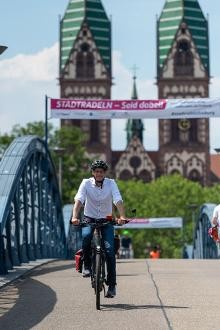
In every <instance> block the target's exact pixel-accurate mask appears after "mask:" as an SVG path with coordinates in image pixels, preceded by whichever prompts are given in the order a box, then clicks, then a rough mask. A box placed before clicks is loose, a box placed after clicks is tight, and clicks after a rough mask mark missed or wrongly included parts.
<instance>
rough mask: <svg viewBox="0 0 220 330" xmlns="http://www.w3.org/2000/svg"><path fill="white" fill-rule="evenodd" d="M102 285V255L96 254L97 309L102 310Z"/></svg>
mask: <svg viewBox="0 0 220 330" xmlns="http://www.w3.org/2000/svg"><path fill="white" fill-rule="evenodd" d="M100 285H101V255H100V253H97V254H96V276H95V292H96V309H100V291H101V288H100Z"/></svg>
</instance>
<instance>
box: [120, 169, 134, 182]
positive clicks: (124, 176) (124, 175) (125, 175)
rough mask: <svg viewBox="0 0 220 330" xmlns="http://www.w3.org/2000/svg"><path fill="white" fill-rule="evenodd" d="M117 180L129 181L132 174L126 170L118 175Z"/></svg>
mask: <svg viewBox="0 0 220 330" xmlns="http://www.w3.org/2000/svg"><path fill="white" fill-rule="evenodd" d="M119 179H121V180H130V179H132V174H131V172H130V171H128V170H123V171H122V172H121V173H120V175H119Z"/></svg>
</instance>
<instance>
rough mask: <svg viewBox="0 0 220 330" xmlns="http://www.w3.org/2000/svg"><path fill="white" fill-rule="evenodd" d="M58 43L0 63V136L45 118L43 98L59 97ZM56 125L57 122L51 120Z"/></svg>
mask: <svg viewBox="0 0 220 330" xmlns="http://www.w3.org/2000/svg"><path fill="white" fill-rule="evenodd" d="M57 76H58V44H57V43H56V44H55V45H54V46H52V47H51V48H47V49H43V50H42V51H41V52H38V53H37V54H33V55H17V56H15V57H14V58H11V59H7V60H3V61H0V83H1V89H0V100H1V106H0V133H1V134H3V133H6V132H8V133H10V132H11V129H12V127H13V126H14V125H15V124H20V125H21V126H24V125H25V124H26V123H28V122H33V121H40V120H44V119H45V95H49V96H52V97H58V96H59V88H58V84H57V81H56V78H57ZM53 123H54V124H55V125H58V124H59V123H58V121H57V120H56V121H53Z"/></svg>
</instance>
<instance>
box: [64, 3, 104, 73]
mask: <svg viewBox="0 0 220 330" xmlns="http://www.w3.org/2000/svg"><path fill="white" fill-rule="evenodd" d="M84 22H86V23H87V24H88V26H89V28H90V31H91V32H92V35H93V38H94V40H95V43H96V46H97V48H98V50H99V52H100V55H101V57H102V59H103V62H104V64H105V66H106V68H107V70H108V71H109V72H110V70H111V22H110V20H109V19H108V17H107V15H106V12H105V9H104V7H103V5H102V2H101V0H69V3H68V5H67V9H66V11H65V14H64V16H63V18H62V20H61V23H60V69H61V70H62V69H63V68H64V67H65V64H66V61H67V60H68V58H69V56H70V53H71V51H72V48H73V45H74V41H75V39H76V38H77V35H78V33H79V31H80V29H81V27H82V24H83V23H84Z"/></svg>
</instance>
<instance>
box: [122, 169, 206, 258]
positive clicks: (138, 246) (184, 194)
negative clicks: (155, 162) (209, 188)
mask: <svg viewBox="0 0 220 330" xmlns="http://www.w3.org/2000/svg"><path fill="white" fill-rule="evenodd" d="M119 186H120V190H121V192H122V194H123V198H124V201H125V205H126V209H127V210H128V213H129V210H130V209H131V208H136V209H137V217H140V218H150V217H154V218H155V217H182V218H183V221H184V227H183V231H181V230H179V229H146V230H144V229H143V230H134V231H132V230H131V231H130V234H131V236H132V240H133V245H134V251H135V256H137V257H144V256H145V252H144V249H145V246H146V244H147V243H148V242H150V243H151V244H152V245H157V244H159V245H160V246H161V249H162V256H163V257H180V256H181V252H182V251H181V248H182V245H183V242H188V243H191V242H192V232H193V228H192V211H191V209H190V207H189V206H190V205H191V204H196V205H198V206H200V205H201V204H203V203H204V202H205V201H206V196H205V191H204V188H203V187H202V186H201V185H200V184H198V183H195V182H192V181H190V180H187V179H185V178H183V177H182V176H180V175H170V176H161V177H160V178H158V179H157V180H155V181H152V182H151V183H147V184H145V183H143V182H138V181H135V180H134V181H126V182H125V181H124V182H123V181H120V182H119ZM198 210H199V208H198Z"/></svg>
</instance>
